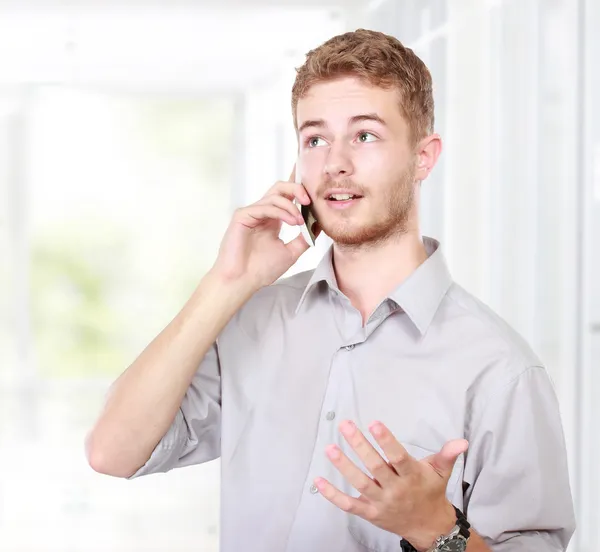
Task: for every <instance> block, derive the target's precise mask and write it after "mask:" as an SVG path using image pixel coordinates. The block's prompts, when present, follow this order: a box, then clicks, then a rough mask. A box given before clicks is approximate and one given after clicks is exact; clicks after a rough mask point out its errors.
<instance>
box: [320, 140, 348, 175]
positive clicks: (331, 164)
mask: <svg viewBox="0 0 600 552" xmlns="http://www.w3.org/2000/svg"><path fill="white" fill-rule="evenodd" d="M323 172H324V173H325V174H326V175H327V176H328V177H329V178H331V179H333V180H335V179H337V178H343V177H348V176H350V175H351V174H352V173H353V172H354V168H353V165H352V160H351V158H350V156H349V155H348V152H347V151H346V150H345V149H344V147H343V146H336V145H335V144H334V145H332V146H330V148H329V153H328V155H327V160H326V162H325V166H324V169H323Z"/></svg>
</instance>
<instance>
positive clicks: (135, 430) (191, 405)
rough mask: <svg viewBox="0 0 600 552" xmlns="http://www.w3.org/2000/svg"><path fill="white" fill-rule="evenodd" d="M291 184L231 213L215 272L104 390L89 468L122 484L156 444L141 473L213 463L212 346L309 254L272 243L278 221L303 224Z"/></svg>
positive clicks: (300, 191)
mask: <svg viewBox="0 0 600 552" xmlns="http://www.w3.org/2000/svg"><path fill="white" fill-rule="evenodd" d="M293 180H294V172H292V175H291V176H290V181H288V182H278V183H276V184H275V186H273V187H272V188H271V189H270V190H269V192H267V194H266V195H265V197H264V198H262V199H261V200H260V201H258V202H256V203H254V204H253V205H250V206H248V207H245V208H242V209H238V210H237V211H236V212H235V214H234V216H233V218H232V221H231V223H230V225H229V227H228V229H227V232H226V234H225V237H224V238H223V241H222V243H221V247H220V250H219V256H218V258H217V261H216V263H215V265H214V267H213V268H212V269H211V271H210V272H209V273H208V275H207V276H206V277H205V278H204V279H203V280H202V281H201V283H200V285H199V286H198V288H197V289H196V290H195V292H194V293H193V295H192V297H191V298H190V299H189V300H188V302H187V303H186V305H185V306H184V307H183V309H182V310H181V312H180V313H179V314H178V315H177V316H176V317H175V318H174V319H173V320H172V321H171V323H170V324H169V325H168V326H167V327H166V328H165V329H164V330H163V331H162V332H161V333H160V334H159V335H158V336H157V337H156V338H155V339H154V340H153V341H152V342H151V343H150V344H149V345H148V347H146V349H145V350H144V351H143V352H142V353H141V354H140V356H139V357H138V358H137V359H136V360H135V362H134V363H133V364H132V365H131V366H130V367H129V368H128V369H127V370H126V371H125V372H124V373H123V374H122V375H121V376H120V377H119V378H118V379H117V381H116V382H115V383H114V384H113V385H112V387H111V389H110V391H109V393H108V396H107V400H106V404H105V406H104V409H103V411H102V413H101V414H100V417H99V419H98V420H97V422H96V424H95V426H94V427H93V429H92V430H91V432H90V433H89V434H88V436H87V438H86V454H87V457H88V461H89V463H90V465H91V466H92V468H93V469H95V470H96V471H98V472H101V473H105V474H109V475H114V476H117V477H131V476H133V475H134V474H136V473H137V472H138V471H139V468H140V467H141V466H144V465H145V464H146V462H147V461H148V460H149V459H150V458H151V456H152V453H153V451H154V450H157V445H158V443H159V442H161V440H163V442H162V444H163V445H164V446H162V447H160V449H161V450H160V451H157V452H158V453H159V454H158V456H160V458H153V462H152V463H151V464H152V465H151V466H146V468H147V469H146V470H145V471H160V470H162V471H165V470H166V469H170V468H171V467H174V465H176V464H177V463H178V461H179V460H181V457H182V455H188V454H189V453H190V452H191V451H192V450H193V449H197V453H196V454H195V455H191V457H190V458H188V459H186V462H187V463H194V462H196V463H197V462H200V461H204V460H208V459H210V458H214V457H216V456H217V455H218V446H219V439H216V438H215V436H217V435H218V434H219V431H220V427H218V426H219V425H220V374H219V367H218V358H217V352H216V347H215V345H214V343H215V341H216V339H217V336H218V335H219V333H220V332H221V331H222V330H223V328H224V327H225V326H226V324H227V323H228V322H229V320H230V319H231V318H232V317H233V315H234V314H235V313H236V311H237V310H239V309H240V308H241V307H242V306H243V305H244V304H245V303H246V301H247V300H248V299H249V298H250V297H251V296H252V295H253V294H254V293H255V292H256V291H258V290H259V289H260V288H262V287H264V286H266V285H269V284H271V283H272V282H274V281H275V280H276V279H277V278H279V277H280V276H281V275H282V274H284V273H285V272H286V271H287V270H288V269H289V268H290V267H291V266H292V265H293V264H294V263H295V262H296V261H297V259H298V258H299V257H300V255H302V253H304V252H305V251H306V250H307V249H308V244H307V243H306V242H305V241H304V238H303V237H302V235H299V236H298V237H297V238H296V239H294V240H292V241H291V242H289V243H287V244H285V243H283V242H282V241H281V240H280V239H279V233H280V230H281V224H282V222H287V223H288V224H290V225H300V224H303V223H304V220H303V218H302V215H301V214H300V212H299V210H298V208H297V207H296V205H294V203H293V202H292V199H293V198H296V199H298V201H300V202H301V203H302V204H308V203H310V198H309V196H308V194H307V192H306V190H305V189H304V187H303V186H302V185H301V184H296V183H294V182H293ZM199 366H200V368H198V367H199ZM203 439H205V441H206V442H204V443H200V442H199V441H200V440H203ZM203 447H204V448H203ZM179 465H183V464H182V463H181V462H179Z"/></svg>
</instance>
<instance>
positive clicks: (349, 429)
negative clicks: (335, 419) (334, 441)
mask: <svg viewBox="0 0 600 552" xmlns="http://www.w3.org/2000/svg"><path fill="white" fill-rule="evenodd" d="M355 431H356V426H355V425H354V422H351V421H350V420H346V421H345V422H342V432H343V433H344V434H346V435H348V436H349V437H350V436H352V435H354V432H355Z"/></svg>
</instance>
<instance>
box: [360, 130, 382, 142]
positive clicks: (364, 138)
mask: <svg viewBox="0 0 600 552" xmlns="http://www.w3.org/2000/svg"><path fill="white" fill-rule="evenodd" d="M357 139H358V141H359V142H373V140H377V136H375V135H374V134H371V133H370V132H361V133H360V134H359V135H358V136H357Z"/></svg>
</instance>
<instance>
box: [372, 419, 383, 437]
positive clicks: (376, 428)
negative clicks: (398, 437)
mask: <svg viewBox="0 0 600 552" xmlns="http://www.w3.org/2000/svg"><path fill="white" fill-rule="evenodd" d="M371 433H372V434H373V435H375V437H381V436H382V435H383V426H382V425H381V424H380V423H379V422H375V423H374V424H373V425H372V426H371Z"/></svg>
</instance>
